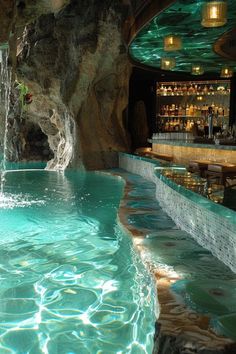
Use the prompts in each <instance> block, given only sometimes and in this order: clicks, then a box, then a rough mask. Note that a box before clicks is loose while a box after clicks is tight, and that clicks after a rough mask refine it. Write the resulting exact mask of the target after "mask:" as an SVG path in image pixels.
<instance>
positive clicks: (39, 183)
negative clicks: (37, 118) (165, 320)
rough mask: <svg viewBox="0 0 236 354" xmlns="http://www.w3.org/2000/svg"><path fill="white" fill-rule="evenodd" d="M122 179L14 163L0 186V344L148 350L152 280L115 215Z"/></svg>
mask: <svg viewBox="0 0 236 354" xmlns="http://www.w3.org/2000/svg"><path fill="white" fill-rule="evenodd" d="M122 192H123V183H122V181H121V180H118V179H116V178H113V177H110V176H105V175H102V174H98V173H85V172H75V171H69V172H66V173H65V174H63V173H60V172H47V171H24V170H22V171H18V172H17V171H11V172H9V173H6V175H5V185H4V194H3V195H1V196H0V224H1V229H0V230H1V231H0V233H1V237H0V246H1V247H0V279H1V287H0V353H1V354H5V353H8V354H10V353H12V354H13V353H17V354H26V353H27V354H39V353H49V354H59V353H60V354H77V353H78V354H86V353H92V354H95V353H99V354H101V353H104V354H109V353H135V354H136V353H137V354H139V353H151V352H152V347H153V331H154V321H155V318H154V305H155V304H154V299H155V294H153V286H152V281H151V279H150V277H149V275H148V274H147V272H146V271H145V269H144V267H143V265H142V263H141V262H140V260H139V257H138V256H137V255H136V253H135V252H134V250H133V248H132V243H131V240H130V237H129V236H127V235H126V234H125V233H124V232H123V231H122V229H121V227H120V226H119V224H118V222H117V211H118V207H119V202H120V198H121V195H122Z"/></svg>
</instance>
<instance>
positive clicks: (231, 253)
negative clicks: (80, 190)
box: [119, 153, 236, 273]
mask: <svg viewBox="0 0 236 354" xmlns="http://www.w3.org/2000/svg"><path fill="white" fill-rule="evenodd" d="M119 166H120V168H123V169H125V170H127V171H129V172H132V173H135V174H138V175H141V176H142V177H144V178H146V179H147V180H150V181H153V182H154V183H155V184H156V199H157V200H158V201H159V203H160V205H161V207H162V208H163V209H164V210H165V211H166V212H167V213H168V214H169V216H170V217H171V218H172V219H173V220H174V222H175V223H176V224H177V225H178V226H179V227H180V228H181V229H183V230H185V231H186V232H188V233H189V234H191V236H192V237H193V238H194V239H195V240H196V241H197V242H198V243H199V244H200V245H201V246H203V247H204V248H206V249H208V250H209V251H210V252H211V253H212V254H213V255H214V256H215V257H217V258H218V259H219V260H220V261H221V262H223V263H224V264H225V265H227V266H228V267H229V268H230V269H231V270H232V271H233V272H235V273H236V213H235V212H234V211H232V210H230V209H227V208H225V207H223V206H221V205H219V204H215V203H214V202H212V201H210V200H209V199H206V198H204V197H202V196H200V195H198V194H196V193H194V192H192V191H189V190H187V189H186V188H184V187H183V186H179V185H177V184H176V183H174V182H173V181H171V180H170V179H168V178H167V177H165V176H163V175H161V173H160V172H161V169H162V167H161V166H160V164H159V163H158V162H155V161H152V160H150V159H148V158H143V157H140V156H136V155H131V154H126V153H120V154H119Z"/></svg>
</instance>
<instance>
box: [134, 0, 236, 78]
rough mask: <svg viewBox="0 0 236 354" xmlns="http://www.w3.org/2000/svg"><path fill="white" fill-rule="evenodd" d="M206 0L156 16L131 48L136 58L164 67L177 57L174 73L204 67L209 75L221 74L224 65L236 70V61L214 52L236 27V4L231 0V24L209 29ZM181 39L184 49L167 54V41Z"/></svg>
mask: <svg viewBox="0 0 236 354" xmlns="http://www.w3.org/2000/svg"><path fill="white" fill-rule="evenodd" d="M203 2H205V0H177V1H175V2H174V3H173V4H172V5H170V6H169V7H168V8H166V9H165V10H164V11H162V12H161V13H160V14H158V15H157V16H155V17H154V18H153V19H152V20H151V21H150V22H149V23H148V24H147V25H146V26H144V27H143V28H142V29H141V30H140V32H139V33H138V34H137V35H136V37H135V38H134V39H133V41H132V42H131V44H130V47H129V53H130V56H131V58H132V59H134V60H135V61H136V62H139V63H142V64H144V65H147V66H150V67H153V68H160V58H162V57H170V58H175V60H176V67H175V68H174V69H173V70H174V71H182V72H189V73H190V72H191V66H192V64H197V65H203V67H204V70H205V71H206V72H214V73H218V74H219V73H220V69H221V68H222V66H224V65H229V66H232V68H236V66H235V61H230V60H229V59H226V58H223V57H221V56H219V55H218V54H216V53H215V52H214V49H213V45H214V43H215V42H216V41H217V40H218V39H219V38H220V37H221V36H222V35H223V34H224V33H226V32H228V31H230V30H231V29H232V28H234V26H235V18H236V2H235V0H228V1H227V3H228V15H227V18H228V21H227V23H226V24H225V25H224V26H222V27H217V28H205V27H202V25H201V14H202V4H203ZM170 34H174V35H176V36H180V37H181V38H182V42H183V48H182V49H181V50H179V51H174V52H165V51H164V49H163V39H164V37H165V36H167V35H170Z"/></svg>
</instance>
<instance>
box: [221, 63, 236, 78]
mask: <svg viewBox="0 0 236 354" xmlns="http://www.w3.org/2000/svg"><path fill="white" fill-rule="evenodd" d="M232 76H233V70H232V69H231V68H229V67H228V66H225V67H223V68H222V69H221V72H220V77H224V78H230V77H232Z"/></svg>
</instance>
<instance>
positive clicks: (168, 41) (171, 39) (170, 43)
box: [164, 35, 182, 52]
mask: <svg viewBox="0 0 236 354" xmlns="http://www.w3.org/2000/svg"><path fill="white" fill-rule="evenodd" d="M181 48H182V40H181V38H180V37H178V36H174V35H169V36H166V37H164V50H165V51H166V52H171V51H174V50H180V49H181Z"/></svg>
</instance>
